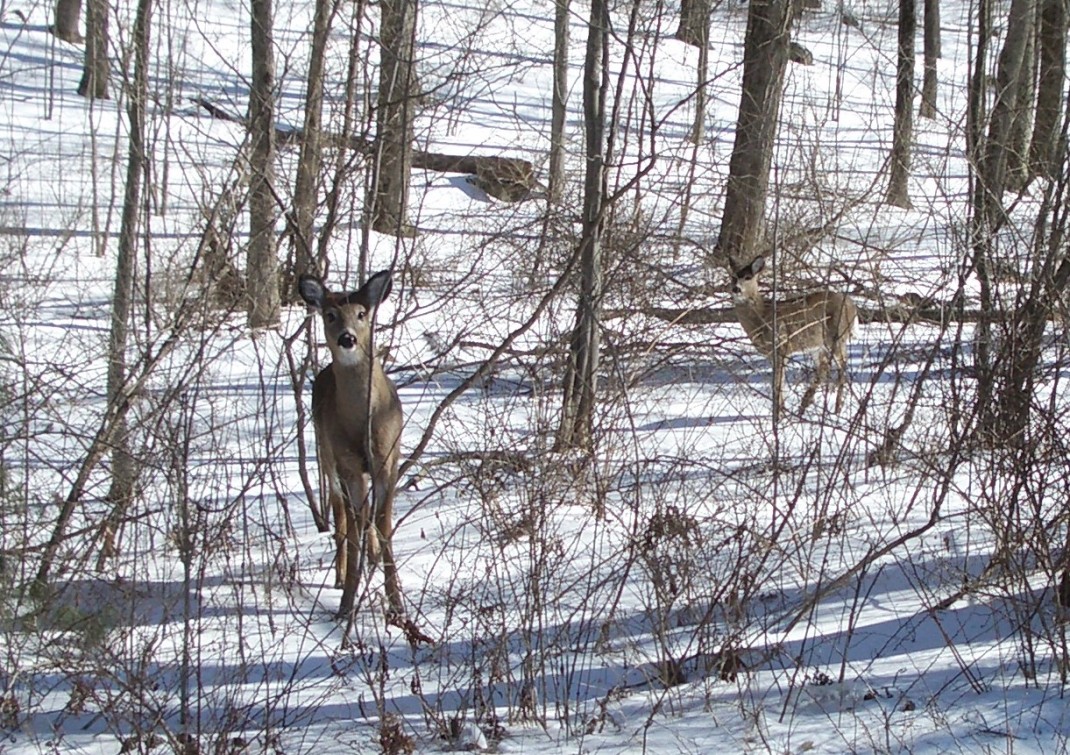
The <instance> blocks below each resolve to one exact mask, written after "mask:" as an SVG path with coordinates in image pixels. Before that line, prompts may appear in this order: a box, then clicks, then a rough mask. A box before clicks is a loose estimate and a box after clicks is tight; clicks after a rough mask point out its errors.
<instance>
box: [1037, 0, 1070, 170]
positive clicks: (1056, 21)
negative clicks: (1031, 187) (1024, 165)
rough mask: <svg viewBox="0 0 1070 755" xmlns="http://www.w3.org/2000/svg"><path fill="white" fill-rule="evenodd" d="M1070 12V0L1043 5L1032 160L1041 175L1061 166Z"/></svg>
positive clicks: (1060, 0)
mask: <svg viewBox="0 0 1070 755" xmlns="http://www.w3.org/2000/svg"><path fill="white" fill-rule="evenodd" d="M1068 31H1070V14H1068V13H1067V7H1066V0H1042V5H1041V8H1040V32H1039V34H1038V35H1037V36H1038V46H1039V54H1038V57H1039V64H1038V65H1039V69H1040V70H1039V73H1038V77H1037V102H1036V116H1035V119H1034V122H1033V143H1032V145H1031V146H1030V154H1029V163H1030V166H1031V169H1032V172H1033V173H1034V174H1035V175H1039V176H1048V177H1051V176H1054V175H1055V173H1056V171H1057V170H1058V168H1059V139H1060V134H1061V132H1062V128H1061V123H1062V115H1063V96H1064V87H1065V83H1064V82H1065V80H1066V35H1067V32H1068Z"/></svg>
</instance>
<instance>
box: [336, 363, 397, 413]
mask: <svg viewBox="0 0 1070 755" xmlns="http://www.w3.org/2000/svg"><path fill="white" fill-rule="evenodd" d="M333 370H334V377H335V382H336V393H335V403H336V406H337V410H338V414H339V416H340V418H341V419H343V420H345V421H347V422H349V423H352V422H360V423H363V422H365V421H366V420H367V418H368V407H369V405H370V406H372V407H374V406H376V405H377V403H378V402H379V401H381V398H380V397H379V384H380V382H381V381H382V380H384V379H385V377H386V376H385V373H383V368H382V366H380V365H379V363H378V362H376V361H370V362H369V361H367V360H361V361H360V362H359V363H357V364H342V363H340V362H339V361H338V360H335V362H334V368H333ZM369 385H370V386H371V392H370V394H369V389H368V387H369ZM369 401H370V404H369ZM351 426H352V425H351Z"/></svg>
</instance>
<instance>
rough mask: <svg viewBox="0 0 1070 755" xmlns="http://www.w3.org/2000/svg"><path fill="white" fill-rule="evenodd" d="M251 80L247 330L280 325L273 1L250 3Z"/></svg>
mask: <svg viewBox="0 0 1070 755" xmlns="http://www.w3.org/2000/svg"><path fill="white" fill-rule="evenodd" d="M250 8H251V11H252V38H251V41H252V52H253V76H252V84H251V86H250V87H249V140H250V145H249V250H248V257H247V263H246V264H247V270H246V275H247V276H248V284H249V285H248V292H249V302H248V304H249V327H251V328H263V327H267V326H270V325H274V324H275V323H277V322H278V321H279V307H280V304H279V283H278V257H277V254H276V251H275V249H276V245H275V217H276V214H275V213H276V203H275V58H274V52H273V50H272V47H273V45H274V40H273V32H272V25H273V23H274V17H273V14H274V9H273V7H272V4H271V0H252V3H251V5H250Z"/></svg>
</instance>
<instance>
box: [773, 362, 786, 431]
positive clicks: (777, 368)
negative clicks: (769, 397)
mask: <svg viewBox="0 0 1070 755" xmlns="http://www.w3.org/2000/svg"><path fill="white" fill-rule="evenodd" d="M783 411H784V359H783V357H782V356H781V355H780V354H779V353H778V354H774V355H773V422H777V421H778V420H779V419H780V414H781V412H783Z"/></svg>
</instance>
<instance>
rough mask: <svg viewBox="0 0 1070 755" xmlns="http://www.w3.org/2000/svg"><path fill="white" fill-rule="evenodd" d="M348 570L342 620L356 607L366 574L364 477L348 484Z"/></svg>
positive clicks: (365, 493) (339, 611)
mask: <svg viewBox="0 0 1070 755" xmlns="http://www.w3.org/2000/svg"><path fill="white" fill-rule="evenodd" d="M346 491H347V492H346V496H345V509H346V528H345V533H346V543H345V549H346V570H345V578H344V582H343V584H342V602H341V604H340V605H339V608H338V615H339V617H343V616H349V615H351V614H352V613H353V607H354V605H355V604H356V597H357V589H358V588H359V587H360V582H361V577H362V576H363V573H364V551H365V547H366V544H365V541H364V538H365V535H366V532H367V505H368V501H367V495H368V494H367V489H366V487H365V485H364V479H363V475H361V476H358V478H357V479H356V480H353V481H349V482H347V484H346Z"/></svg>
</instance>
